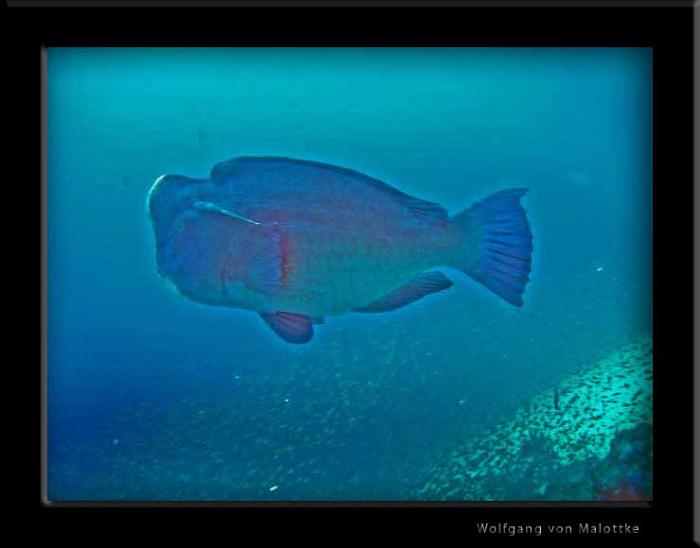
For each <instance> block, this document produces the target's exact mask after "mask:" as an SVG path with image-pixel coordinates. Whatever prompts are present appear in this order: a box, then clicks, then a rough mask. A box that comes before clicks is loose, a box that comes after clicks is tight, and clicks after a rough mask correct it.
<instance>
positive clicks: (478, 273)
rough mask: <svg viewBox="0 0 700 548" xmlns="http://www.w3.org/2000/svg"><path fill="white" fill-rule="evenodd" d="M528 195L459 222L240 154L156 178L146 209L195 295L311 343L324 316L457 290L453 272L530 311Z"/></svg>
mask: <svg viewBox="0 0 700 548" xmlns="http://www.w3.org/2000/svg"><path fill="white" fill-rule="evenodd" d="M526 192H527V189H525V188H507V189H504V190H501V191H498V192H495V193H493V194H491V195H489V196H487V197H486V198H484V199H482V200H481V201H478V202H475V203H473V204H472V205H471V206H470V207H468V208H466V209H465V210H463V211H461V212H459V213H457V214H456V215H454V216H449V215H448V212H447V210H446V209H445V208H444V207H442V206H441V205H439V204H437V203H434V202H430V201H426V200H423V199H421V198H418V197H415V196H411V195H409V194H406V193H404V192H402V191H401V190H399V189H398V188H395V187H394V186H391V185H389V184H387V183H385V182H383V181H380V180H379V179H375V178H373V177H370V176H368V175H365V174H363V173H360V172H359V171H355V170H353V169H350V168H347V167H341V166H336V165H332V164H326V163H321V162H317V161H311V160H302V159H295V158H287V157H279V156H239V157H234V158H232V159H230V160H226V161H222V162H219V163H217V164H215V165H214V166H213V167H212V169H211V171H210V173H209V177H207V178H191V177H187V176H184V175H162V176H160V177H158V178H157V179H156V181H155V182H154V183H153V185H152V186H151V188H150V190H149V192H148V196H147V210H148V213H149V215H150V220H151V225H152V229H153V234H154V236H155V255H156V266H157V272H158V274H159V275H161V276H162V277H164V278H166V279H167V280H169V282H171V283H172V284H173V285H174V286H175V288H176V289H177V291H178V292H179V293H180V294H181V295H182V296H183V297H185V298H187V299H189V300H192V301H195V302H198V303H201V304H206V305H212V306H224V307H230V308H238V309H243V310H248V311H252V312H254V313H257V314H258V315H259V316H260V317H261V318H262V320H263V321H264V322H265V323H266V324H267V325H268V326H269V327H270V328H271V329H272V330H273V331H274V332H275V333H276V334H277V335H278V336H279V337H280V338H281V339H282V340H284V341H286V342H287V343H292V344H304V343H307V342H309V341H310V340H311V339H312V337H313V334H314V326H315V325H321V324H323V323H324V321H325V318H326V317H329V316H339V315H343V314H349V313H363V314H374V313H385V312H391V311H394V310H397V309H400V308H402V307H405V306H407V305H410V304H411V303H414V302H416V301H418V300H420V299H422V298H424V297H426V296H428V295H431V294H435V293H438V292H441V291H444V290H447V289H449V288H450V287H451V286H452V285H453V282H452V280H451V279H449V278H448V277H447V276H446V275H445V274H444V273H443V272H441V271H439V270H436V269H438V268H442V267H446V268H452V269H456V270H460V271H461V272H463V273H465V274H467V275H468V276H469V277H471V278H472V279H473V280H475V281H476V282H478V283H479V284H481V285H482V286H484V287H485V288H487V289H488V290H490V291H491V292H492V293H494V294H495V295H498V296H499V297H500V298H502V299H503V300H505V301H506V302H507V303H510V304H511V305H513V306H515V307H522V306H523V304H524V302H523V293H524V291H525V288H526V285H527V283H528V282H529V279H530V273H531V262H532V259H531V255H532V250H533V245H532V239H533V238H532V231H531V229H530V224H529V221H528V218H527V214H526V211H525V209H524V208H523V206H522V204H521V203H520V200H521V198H522V197H523V196H524V195H525V193H526Z"/></svg>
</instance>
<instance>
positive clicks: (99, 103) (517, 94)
mask: <svg viewBox="0 0 700 548" xmlns="http://www.w3.org/2000/svg"><path fill="white" fill-rule="evenodd" d="M45 54H46V80H45V85H46V92H45V100H46V155H47V167H46V183H45V206H46V232H45V238H46V242H47V246H46V252H47V255H46V262H45V265H46V275H45V282H46V325H47V341H46V345H47V346H46V363H45V378H46V382H47V395H46V421H47V437H46V440H45V449H46V469H45V480H46V481H45V487H46V492H45V499H46V500H47V501H50V502H75V501H115V502H129V501H161V502H166V501H425V502H430V501H591V502H595V501H648V500H651V499H652V497H653V493H652V371H653V363H652V348H653V344H652V332H651V327H652V132H651V114H652V86H651V71H652V63H651V59H652V56H651V49H646V48H48V49H47V50H46V52H45Z"/></svg>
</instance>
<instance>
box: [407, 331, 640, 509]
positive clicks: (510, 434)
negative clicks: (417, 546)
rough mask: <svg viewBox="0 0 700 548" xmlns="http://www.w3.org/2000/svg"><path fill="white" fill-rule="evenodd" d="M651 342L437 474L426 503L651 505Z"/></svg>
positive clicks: (518, 418) (591, 372) (521, 414)
mask: <svg viewBox="0 0 700 548" xmlns="http://www.w3.org/2000/svg"><path fill="white" fill-rule="evenodd" d="M651 425H652V339H651V337H650V336H647V337H642V338H639V339H636V340H634V341H633V342H631V343H630V344H628V345H627V346H625V347H624V348H621V349H620V350H618V351H616V352H613V353H611V354H610V355H608V356H607V357H605V358H603V359H601V360H599V361H598V362H596V363H593V364H587V365H584V366H582V367H581V368H580V369H579V370H578V371H576V372H575V373H574V374H572V375H570V376H568V377H566V378H564V379H562V380H561V382H559V383H558V384H557V385H556V386H554V387H552V388H550V389H548V390H546V391H544V392H542V393H540V394H538V395H536V396H535V397H534V398H532V399H531V400H530V401H529V402H527V403H526V404H525V405H523V406H522V407H521V408H519V409H518V410H517V411H516V412H515V414H514V416H512V417H511V418H509V419H507V420H505V421H504V422H502V423H500V424H498V425H497V426H496V427H495V428H493V429H492V430H491V431H489V432H488V433H486V434H485V435H484V436H481V437H478V438H476V439H471V440H469V441H468V442H466V443H464V444H463V445H461V446H460V447H458V448H456V449H455V450H454V451H453V452H452V453H451V454H450V455H449V456H447V458H446V459H445V461H444V462H440V463H439V464H438V465H437V466H435V467H434V468H433V470H431V476H430V479H429V481H428V482H427V483H426V484H425V485H424V487H423V488H422V489H421V490H420V493H419V494H418V498H420V499H423V500H484V501H489V500H492V501H508V500H552V501H565V500H569V501H574V500H585V501H591V500H650V498H651V458H652V447H651Z"/></svg>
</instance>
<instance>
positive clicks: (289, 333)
mask: <svg viewBox="0 0 700 548" xmlns="http://www.w3.org/2000/svg"><path fill="white" fill-rule="evenodd" d="M260 317H261V318H262V319H263V320H265V323H266V324H267V325H269V326H270V328H271V329H272V330H273V331H274V332H275V333H277V335H279V336H280V338H282V339H283V340H285V341H286V342H288V343H292V344H304V343H307V342H309V341H310V340H311V338H312V337H313V336H314V328H313V325H312V321H311V318H310V317H309V316H305V315H304V314H294V313H292V312H261V313H260Z"/></svg>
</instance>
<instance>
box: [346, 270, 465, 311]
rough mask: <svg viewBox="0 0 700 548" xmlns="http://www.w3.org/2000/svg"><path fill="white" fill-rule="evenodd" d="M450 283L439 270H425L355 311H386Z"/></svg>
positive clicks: (438, 289)
mask: <svg viewBox="0 0 700 548" xmlns="http://www.w3.org/2000/svg"><path fill="white" fill-rule="evenodd" d="M452 285H453V282H452V280H450V279H449V278H448V277H447V276H445V275H444V274H442V273H441V272H425V273H424V274H421V275H420V276H418V277H416V278H414V279H412V280H411V281H410V282H408V283H407V284H405V285H402V286H401V287H399V288H398V289H394V290H393V291H391V292H389V293H387V294H386V295H384V296H383V297H382V298H381V299H379V300H377V301H375V302H373V303H371V304H369V305H367V306H363V307H362V308H356V309H355V311H356V312H388V311H390V310H396V309H397V308H401V307H403V306H406V305H408V304H411V303H412V302H414V301H417V300H418V299H420V298H422V297H425V296H426V295H430V294H431V293H437V292H438V291H442V290H443V289H447V288H449V287H452Z"/></svg>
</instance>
